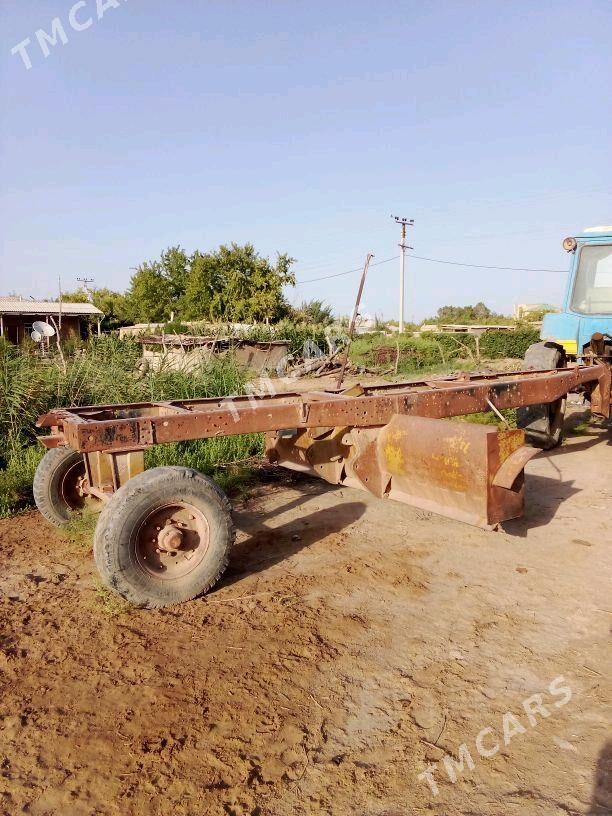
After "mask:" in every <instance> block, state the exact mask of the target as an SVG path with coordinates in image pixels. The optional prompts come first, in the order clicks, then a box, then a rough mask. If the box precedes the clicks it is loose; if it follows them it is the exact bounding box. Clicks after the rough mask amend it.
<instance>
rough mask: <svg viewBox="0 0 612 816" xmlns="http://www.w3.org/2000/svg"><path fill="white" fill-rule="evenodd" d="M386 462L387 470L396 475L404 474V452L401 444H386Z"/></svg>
mask: <svg viewBox="0 0 612 816" xmlns="http://www.w3.org/2000/svg"><path fill="white" fill-rule="evenodd" d="M385 463H386V465H387V470H388V471H389V473H392V474H393V475H394V476H403V475H404V452H403V451H402V449H401V448H400V447H399V445H393V444H390V443H387V444H386V445H385Z"/></svg>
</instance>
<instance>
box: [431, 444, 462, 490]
mask: <svg viewBox="0 0 612 816" xmlns="http://www.w3.org/2000/svg"><path fill="white" fill-rule="evenodd" d="M431 461H432V464H435V465H437V467H432V469H431V480H432V482H436V483H437V484H439V485H441V486H442V487H447V488H450V489H451V490H457V491H458V492H459V493H465V492H466V491H467V489H468V480H467V473H466V470H465V468H463V467H461V464H462V461H463V460H462V458H460V457H459V456H454V455H453V454H450V455H449V454H444V453H436V454H433V456H432V457H431Z"/></svg>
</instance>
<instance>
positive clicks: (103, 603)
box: [93, 578, 134, 618]
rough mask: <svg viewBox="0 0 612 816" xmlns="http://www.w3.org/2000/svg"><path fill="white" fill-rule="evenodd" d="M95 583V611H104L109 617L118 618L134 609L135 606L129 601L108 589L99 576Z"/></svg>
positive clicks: (94, 580)
mask: <svg viewBox="0 0 612 816" xmlns="http://www.w3.org/2000/svg"><path fill="white" fill-rule="evenodd" d="M93 583H94V590H95V595H94V602H93V607H94V610H95V611H98V612H102V614H104V615H106V616H107V617H109V618H117V617H119V616H120V615H127V614H129V613H130V612H133V611H134V607H133V606H131V604H129V603H128V601H126V600H125V599H124V598H122V597H121V596H120V595H117V594H116V593H115V592H111V590H110V589H107V587H105V586H104V584H103V583H102V581H101V580H100V579H99V578H94V579H93Z"/></svg>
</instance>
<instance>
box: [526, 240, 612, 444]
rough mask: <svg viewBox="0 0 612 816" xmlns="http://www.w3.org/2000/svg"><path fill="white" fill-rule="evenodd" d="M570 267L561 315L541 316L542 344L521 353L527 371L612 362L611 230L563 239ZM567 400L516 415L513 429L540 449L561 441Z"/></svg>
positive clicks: (529, 407)
mask: <svg viewBox="0 0 612 816" xmlns="http://www.w3.org/2000/svg"><path fill="white" fill-rule="evenodd" d="M563 248H564V249H565V250H566V251H567V252H569V253H571V258H572V263H571V267H570V274H569V279H568V282H567V287H566V290H565V299H564V302H563V311H562V312H560V313H555V314H547V315H544V320H543V322H542V329H541V331H540V337H541V338H542V340H541V342H540V343H535V344H534V345H533V346H530V347H529V348H528V349H527V353H526V354H525V368H526V369H528V370H529V369H539V370H551V369H556V368H564V367H565V366H566V365H567V363H568V362H570V363H572V362H575V361H578V362H579V363H587V364H588V363H589V362H590V361H591V360H593V359H595V357H599V358H601V357H602V356H604V357H606V358H607V359H610V357H611V352H612V227H592V228H590V229H585V230H584V232H583V233H582V235H576V236H575V237H570V238H566V239H565V240H564V241H563ZM564 416H565V399H560V400H557V401H556V402H554V403H550V404H546V405H530V406H526V407H524V408H519V409H518V411H517V425H518V426H519V428H523V429H524V430H525V436H526V437H527V439H528V440H529V441H530V442H531V443H532V444H534V445H537V446H538V447H541V448H545V449H547V448H553V447H555V445H558V444H559V443H560V442H561V438H562V435H563V419H564Z"/></svg>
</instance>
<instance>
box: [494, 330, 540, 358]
mask: <svg viewBox="0 0 612 816" xmlns="http://www.w3.org/2000/svg"><path fill="white" fill-rule="evenodd" d="M539 339H540V333H539V331H538V330H537V329H528V328H525V329H517V331H512V332H504V331H492V332H486V334H484V335H483V336H482V337H481V338H480V352H481V354H482V355H484V356H485V357H490V358H491V359H495V358H496V357H513V358H515V359H517V360H522V359H523V357H524V356H525V352H526V351H527V349H528V348H529V346H531V345H532V344H533V343H537V342H538V340H539Z"/></svg>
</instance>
